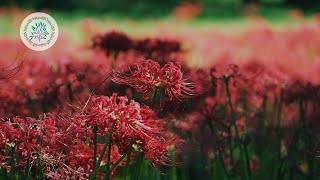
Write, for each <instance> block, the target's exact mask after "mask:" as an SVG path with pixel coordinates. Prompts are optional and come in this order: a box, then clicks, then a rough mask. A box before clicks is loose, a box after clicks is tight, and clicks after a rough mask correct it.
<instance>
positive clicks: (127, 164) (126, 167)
mask: <svg viewBox="0 0 320 180" xmlns="http://www.w3.org/2000/svg"><path fill="white" fill-rule="evenodd" d="M132 144H133V141H132V139H131V142H130V145H129V150H128V153H127V162H126V166H125V170H124V176H123V179H124V180H126V179H127V174H128V171H129V164H130V158H131V151H132Z"/></svg>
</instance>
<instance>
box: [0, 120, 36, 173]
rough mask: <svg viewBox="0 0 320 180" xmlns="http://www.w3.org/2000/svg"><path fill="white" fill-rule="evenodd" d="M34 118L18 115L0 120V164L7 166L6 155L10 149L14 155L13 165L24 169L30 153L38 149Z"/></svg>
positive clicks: (30, 155) (9, 153)
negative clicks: (14, 161)
mask: <svg viewBox="0 0 320 180" xmlns="http://www.w3.org/2000/svg"><path fill="white" fill-rule="evenodd" d="M34 124H35V119H32V118H26V119H21V118H18V117H15V118H13V119H12V120H10V121H6V122H0V130H1V133H0V147H1V148H0V149H1V150H0V154H1V159H0V160H1V161H0V163H1V166H2V167H6V168H9V159H10V158H8V156H10V155H11V153H12V151H13V153H14V157H16V164H15V167H20V168H21V169H24V167H25V166H26V164H27V161H28V159H29V158H30V159H32V154H33V153H35V152H37V151H38V150H39V149H40V146H39V145H38V144H37V140H38V134H37V130H36V129H35V128H34Z"/></svg>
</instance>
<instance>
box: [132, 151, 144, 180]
mask: <svg viewBox="0 0 320 180" xmlns="http://www.w3.org/2000/svg"><path fill="white" fill-rule="evenodd" d="M143 157H144V153H143V152H141V153H140V154H139V156H138V163H137V168H136V172H135V176H134V178H133V179H134V180H139V176H140V170H141V166H142V163H143Z"/></svg>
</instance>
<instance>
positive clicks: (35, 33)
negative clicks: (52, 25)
mask: <svg viewBox="0 0 320 180" xmlns="http://www.w3.org/2000/svg"><path fill="white" fill-rule="evenodd" d="M31 28H32V32H31V36H29V38H30V40H32V39H38V41H40V40H41V39H47V36H48V35H49V33H48V31H47V29H46V24H44V23H43V22H41V21H40V22H39V23H35V25H34V26H31Z"/></svg>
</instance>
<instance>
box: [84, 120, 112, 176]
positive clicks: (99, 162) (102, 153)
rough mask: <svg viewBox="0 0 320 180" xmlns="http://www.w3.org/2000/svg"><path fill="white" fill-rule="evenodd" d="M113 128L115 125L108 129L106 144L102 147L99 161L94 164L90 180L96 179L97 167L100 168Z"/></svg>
mask: <svg viewBox="0 0 320 180" xmlns="http://www.w3.org/2000/svg"><path fill="white" fill-rule="evenodd" d="M114 126H115V123H113V125H112V127H111V129H110V130H109V132H108V137H107V140H106V142H105V144H104V146H103V149H102V152H101V154H100V157H99V160H98V162H97V163H96V166H95V167H94V170H93V173H92V176H91V178H90V179H92V180H95V179H96V178H97V172H98V169H99V166H100V164H101V161H102V159H103V156H104V154H105V152H106V150H107V147H108V145H109V144H110V142H111V137H112V133H113V129H114Z"/></svg>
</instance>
